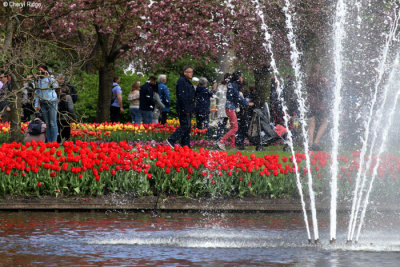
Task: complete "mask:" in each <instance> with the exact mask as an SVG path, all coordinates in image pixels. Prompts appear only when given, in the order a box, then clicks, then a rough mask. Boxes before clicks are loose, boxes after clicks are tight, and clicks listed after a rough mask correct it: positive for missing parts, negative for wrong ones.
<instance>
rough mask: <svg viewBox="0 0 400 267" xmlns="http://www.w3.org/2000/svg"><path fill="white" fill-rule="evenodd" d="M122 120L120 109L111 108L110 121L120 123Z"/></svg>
mask: <svg viewBox="0 0 400 267" xmlns="http://www.w3.org/2000/svg"><path fill="white" fill-rule="evenodd" d="M120 118H121V113H120V110H119V107H114V106H110V121H111V122H119V121H120Z"/></svg>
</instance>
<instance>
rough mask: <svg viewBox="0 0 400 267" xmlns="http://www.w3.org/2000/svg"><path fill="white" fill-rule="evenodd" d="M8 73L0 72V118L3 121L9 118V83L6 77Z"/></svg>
mask: <svg viewBox="0 0 400 267" xmlns="http://www.w3.org/2000/svg"><path fill="white" fill-rule="evenodd" d="M8 77H9V74H8V73H6V72H5V71H2V72H1V73H0V81H1V83H2V86H1V87H0V113H1V120H2V121H3V122H5V121H8V120H9V118H10V111H11V108H10V106H9V99H8V98H9V93H10V91H11V83H10V81H9V79H8Z"/></svg>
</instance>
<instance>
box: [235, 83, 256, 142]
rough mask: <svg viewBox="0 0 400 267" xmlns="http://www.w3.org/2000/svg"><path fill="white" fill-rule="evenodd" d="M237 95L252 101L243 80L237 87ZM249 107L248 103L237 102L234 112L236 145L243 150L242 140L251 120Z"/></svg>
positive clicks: (245, 135)
mask: <svg viewBox="0 0 400 267" xmlns="http://www.w3.org/2000/svg"><path fill="white" fill-rule="evenodd" d="M239 91H240V92H239V95H240V96H241V97H243V98H246V99H249V100H251V101H254V100H253V99H254V98H251V97H250V93H249V91H248V90H247V84H246V82H243V83H242V84H241V86H240V89H239ZM251 114H252V111H251V107H249V106H248V105H243V104H239V111H238V112H237V113H236V115H237V119H238V131H237V133H236V145H237V147H238V149H239V150H243V149H244V148H245V147H244V140H245V138H246V137H247V131H248V129H249V124H250V121H251Z"/></svg>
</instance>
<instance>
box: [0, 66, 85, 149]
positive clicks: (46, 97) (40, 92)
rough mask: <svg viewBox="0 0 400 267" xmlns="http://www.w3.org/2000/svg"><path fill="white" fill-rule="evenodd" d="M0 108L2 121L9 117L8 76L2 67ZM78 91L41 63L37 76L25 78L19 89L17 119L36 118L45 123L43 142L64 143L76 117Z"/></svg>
mask: <svg viewBox="0 0 400 267" xmlns="http://www.w3.org/2000/svg"><path fill="white" fill-rule="evenodd" d="M0 80H1V83H0V111H2V114H1V119H2V121H9V120H10V113H11V109H12V108H13V107H15V106H16V105H12V103H11V91H12V88H11V85H12V75H11V73H8V72H6V71H4V70H2V71H1V72H0ZM77 100H78V94H77V92H76V90H75V88H74V87H73V86H71V85H70V84H69V83H67V82H66V81H65V76H64V75H63V74H59V75H58V76H57V77H55V76H54V75H53V73H51V70H50V69H49V68H48V67H47V66H46V65H45V64H41V65H39V67H38V73H37V75H35V76H33V75H29V76H27V77H26V79H25V83H24V87H23V91H22V101H21V102H22V112H21V121H22V122H28V121H30V120H31V119H33V118H32V117H34V118H39V119H41V120H42V121H43V122H44V123H45V124H46V133H45V140H46V141H47V142H54V141H57V142H60V143H62V142H64V141H66V140H69V139H70V136H71V122H72V121H73V120H75V119H76V115H75V110H74V103H75V102H76V101H77Z"/></svg>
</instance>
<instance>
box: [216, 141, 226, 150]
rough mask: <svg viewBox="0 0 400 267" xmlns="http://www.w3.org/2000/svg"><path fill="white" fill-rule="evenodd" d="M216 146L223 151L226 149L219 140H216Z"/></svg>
mask: <svg viewBox="0 0 400 267" xmlns="http://www.w3.org/2000/svg"><path fill="white" fill-rule="evenodd" d="M217 147H218V148H219V149H220V150H223V151H225V150H226V149H225V145H224V144H223V143H221V142H220V141H218V142H217Z"/></svg>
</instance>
